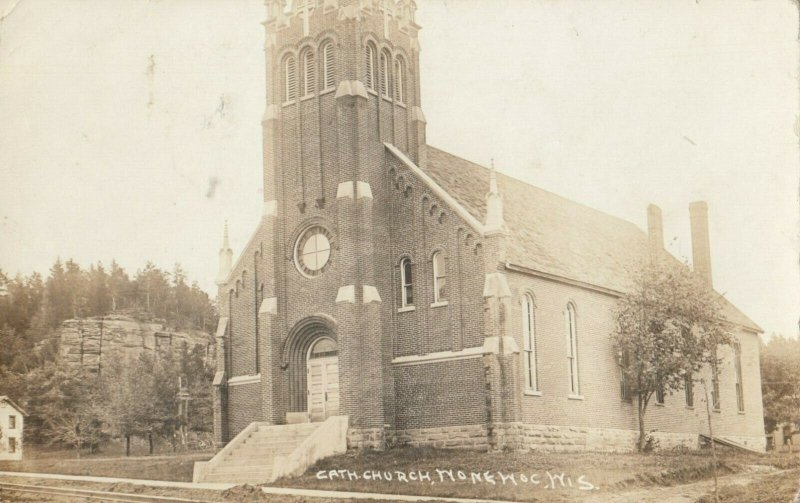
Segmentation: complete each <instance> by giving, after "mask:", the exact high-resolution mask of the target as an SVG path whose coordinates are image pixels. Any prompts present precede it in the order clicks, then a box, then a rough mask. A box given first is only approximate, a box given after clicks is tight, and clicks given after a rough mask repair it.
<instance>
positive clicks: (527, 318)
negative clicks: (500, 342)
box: [522, 294, 539, 391]
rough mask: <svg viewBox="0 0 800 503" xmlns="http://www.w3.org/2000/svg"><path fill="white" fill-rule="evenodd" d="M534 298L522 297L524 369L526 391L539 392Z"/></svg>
mask: <svg viewBox="0 0 800 503" xmlns="http://www.w3.org/2000/svg"><path fill="white" fill-rule="evenodd" d="M534 308H535V305H534V303H533V297H532V296H531V295H530V294H525V295H523V296H522V344H523V352H522V355H523V358H524V361H523V367H524V369H525V389H527V390H529V391H538V390H539V379H538V375H537V372H538V369H537V368H536V367H537V365H536V320H535V318H534Z"/></svg>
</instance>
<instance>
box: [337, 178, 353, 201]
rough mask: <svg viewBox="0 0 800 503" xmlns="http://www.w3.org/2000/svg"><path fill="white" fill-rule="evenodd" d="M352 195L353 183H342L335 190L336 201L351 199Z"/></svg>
mask: <svg viewBox="0 0 800 503" xmlns="http://www.w3.org/2000/svg"><path fill="white" fill-rule="evenodd" d="M353 195H354V194H353V182H342V183H340V184H339V186H338V187H337V188H336V199H342V198H344V197H349V198H350V199H353V198H354V197H353Z"/></svg>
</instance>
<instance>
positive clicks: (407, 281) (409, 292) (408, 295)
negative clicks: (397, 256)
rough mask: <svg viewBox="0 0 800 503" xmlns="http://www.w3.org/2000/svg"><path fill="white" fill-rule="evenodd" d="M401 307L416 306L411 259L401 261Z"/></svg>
mask: <svg viewBox="0 0 800 503" xmlns="http://www.w3.org/2000/svg"><path fill="white" fill-rule="evenodd" d="M400 291H401V294H400V306H401V307H409V306H413V305H414V283H413V276H412V272H411V259H409V258H404V259H403V260H401V261H400Z"/></svg>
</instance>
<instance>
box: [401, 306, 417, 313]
mask: <svg viewBox="0 0 800 503" xmlns="http://www.w3.org/2000/svg"><path fill="white" fill-rule="evenodd" d="M416 310H417V308H416V306H405V307H401V308H400V309H398V310H397V312H398V313H410V312H411V311H416Z"/></svg>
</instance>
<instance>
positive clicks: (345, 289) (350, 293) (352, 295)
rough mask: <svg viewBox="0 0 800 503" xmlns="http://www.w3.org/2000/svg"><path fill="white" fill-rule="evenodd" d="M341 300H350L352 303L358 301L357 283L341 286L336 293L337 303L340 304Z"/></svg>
mask: <svg viewBox="0 0 800 503" xmlns="http://www.w3.org/2000/svg"><path fill="white" fill-rule="evenodd" d="M340 302H349V303H351V304H355V303H356V286H355V285H345V286H340V287H339V291H338V292H337V293H336V303H337V304H338V303H340Z"/></svg>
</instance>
